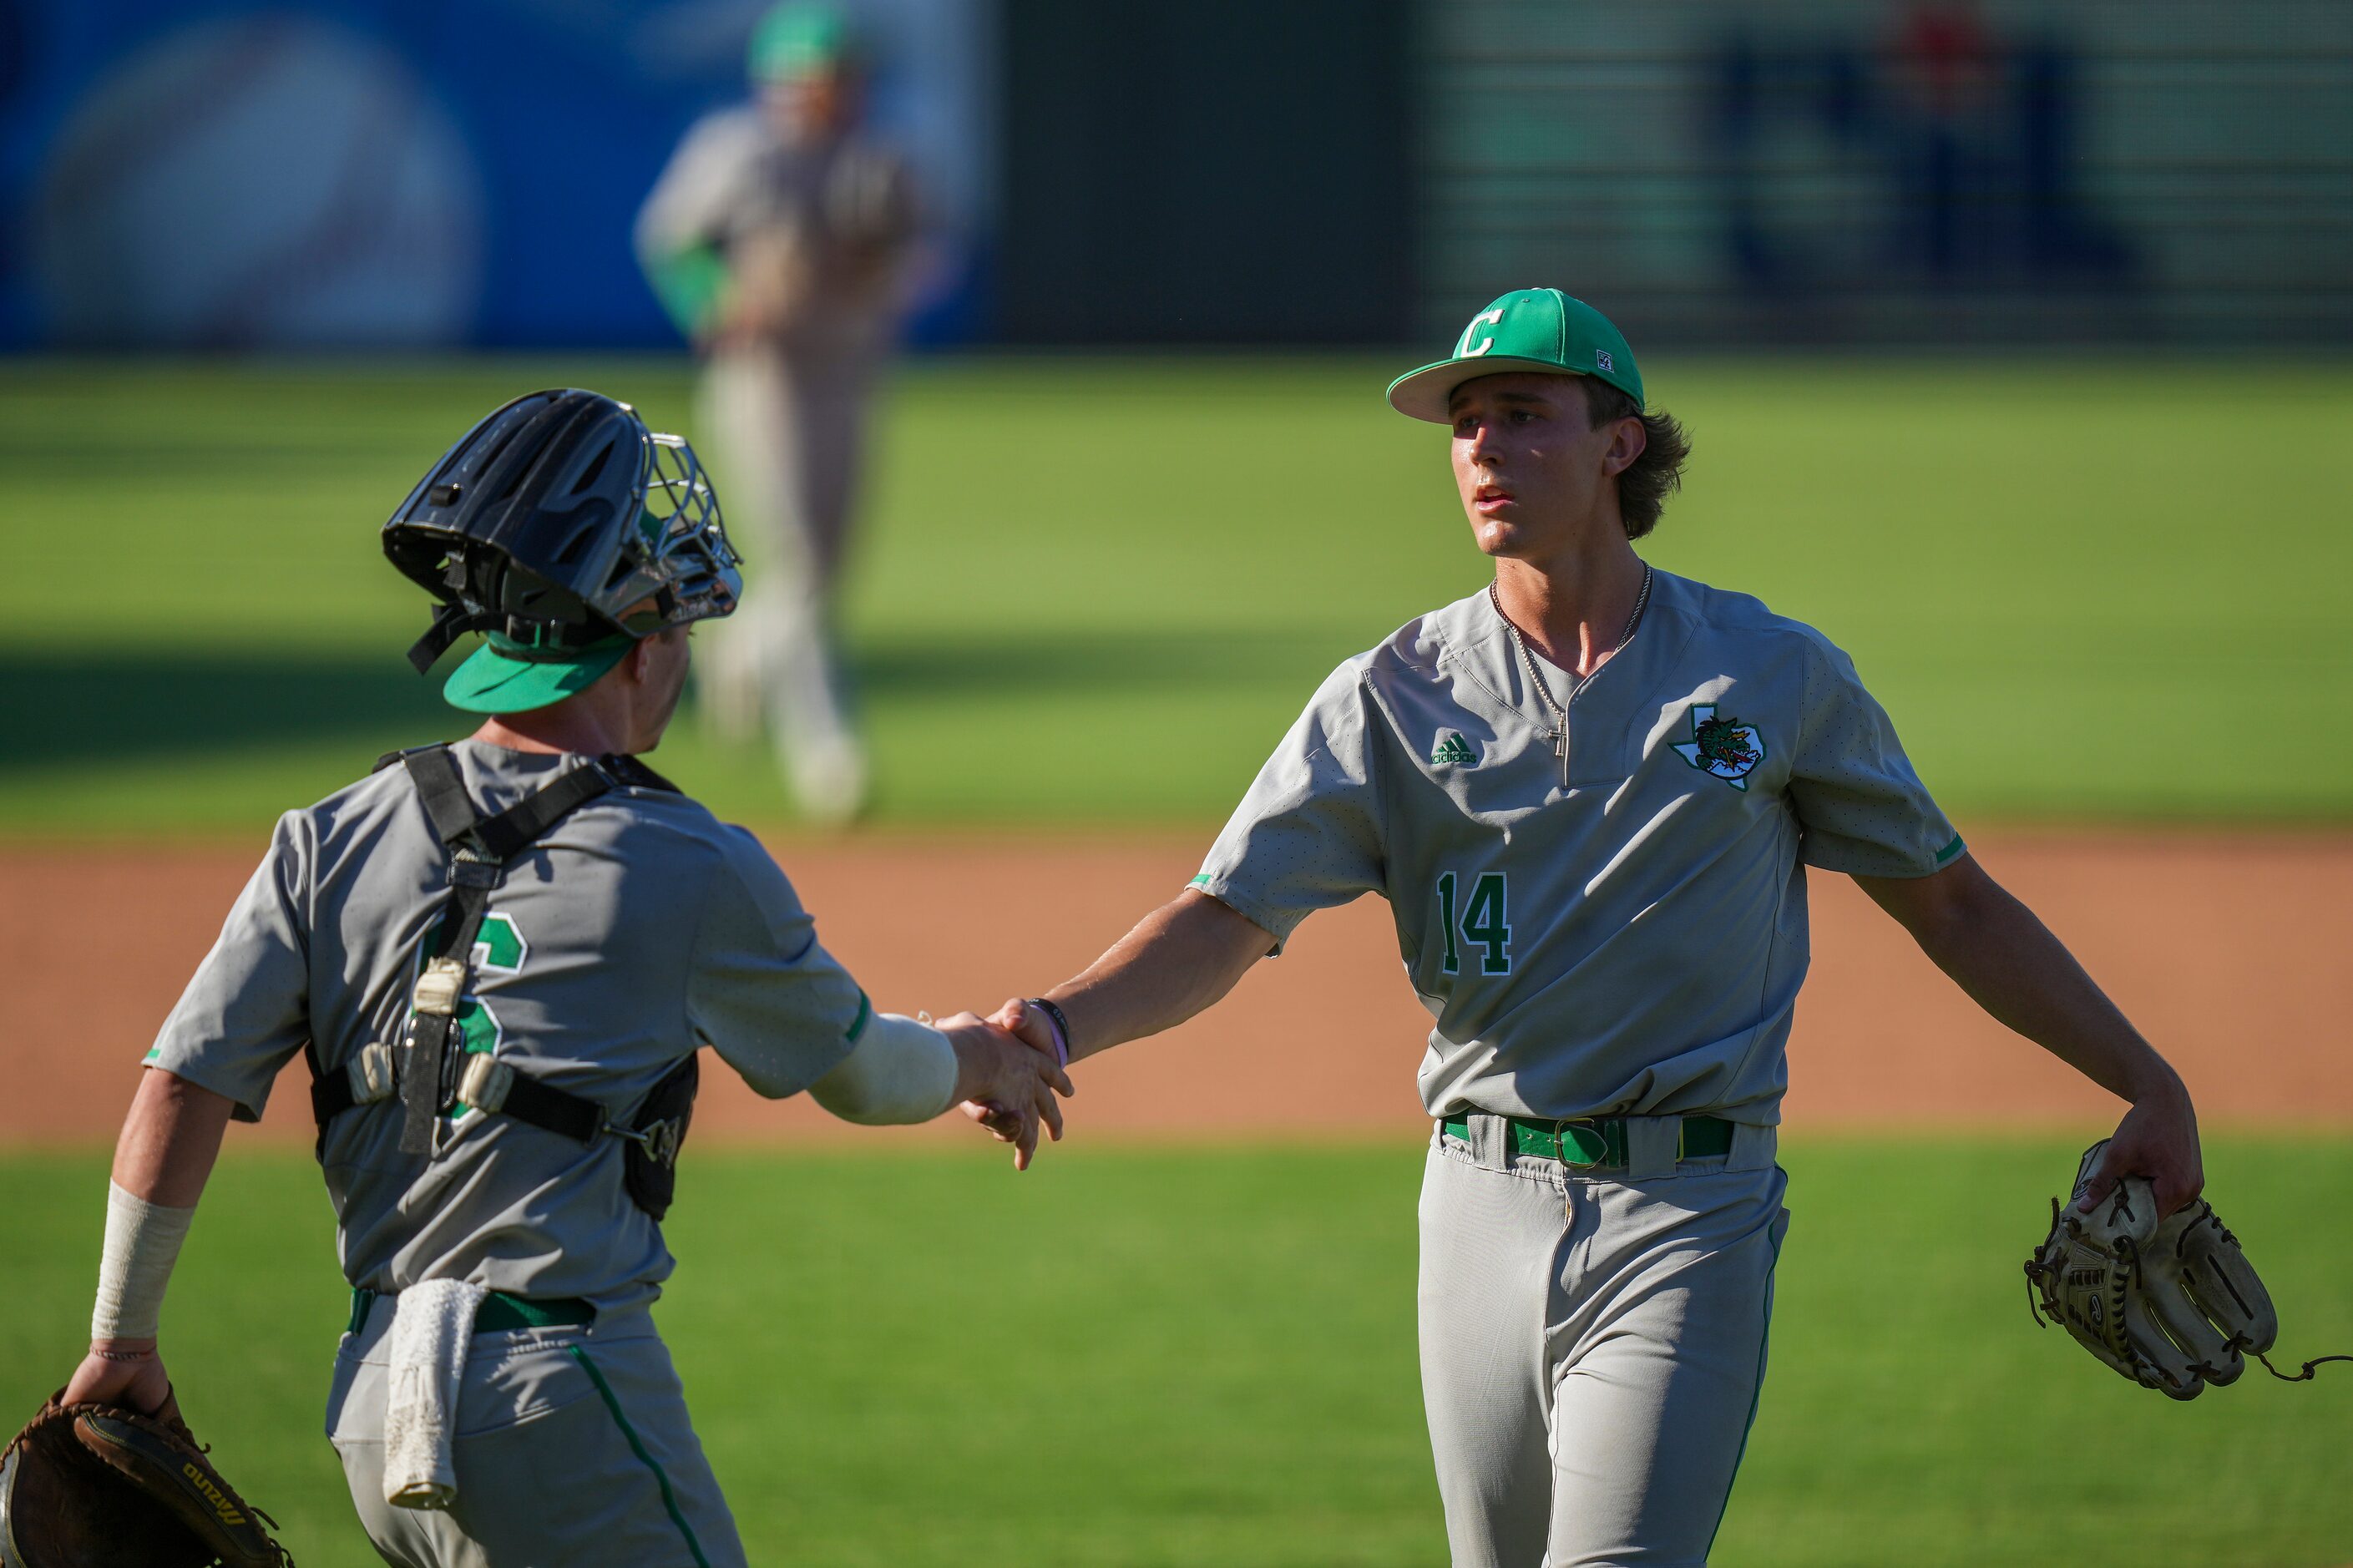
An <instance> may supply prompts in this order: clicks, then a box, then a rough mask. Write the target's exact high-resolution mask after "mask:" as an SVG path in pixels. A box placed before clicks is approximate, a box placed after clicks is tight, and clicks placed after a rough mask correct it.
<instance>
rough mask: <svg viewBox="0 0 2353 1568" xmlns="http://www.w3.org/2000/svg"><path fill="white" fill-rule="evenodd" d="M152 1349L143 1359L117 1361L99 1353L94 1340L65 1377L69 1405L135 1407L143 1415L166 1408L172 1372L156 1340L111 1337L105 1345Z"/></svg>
mask: <svg viewBox="0 0 2353 1568" xmlns="http://www.w3.org/2000/svg"><path fill="white" fill-rule="evenodd" d="M134 1346H135V1347H136V1348H138V1349H142V1350H145V1351H147V1352H149V1353H148V1354H147V1355H146V1356H145V1358H144V1359H142V1360H140V1361H117V1360H113V1359H111V1358H110V1357H107V1356H102V1355H100V1354H99V1353H98V1352H99V1350H100V1345H99V1344H98V1343H97V1342H92V1343H91V1345H90V1354H89V1355H87V1356H85V1357H83V1358H82V1363H81V1364H80V1365H79V1366H78V1367H76V1368H74V1374H73V1376H71V1377H70V1378H68V1379H67V1380H66V1391H65V1397H64V1399H63V1400H62V1401H60V1403H62V1404H66V1405H113V1406H115V1407H116V1408H118V1409H121V1410H136V1411H137V1412H139V1414H141V1415H154V1414H155V1413H156V1412H157V1411H159V1410H161V1409H163V1408H164V1405H165V1404H166V1403H168V1402H169V1401H170V1399H171V1397H172V1378H171V1374H170V1373H166V1372H165V1371H164V1358H163V1356H162V1355H160V1354H157V1353H155V1352H154V1344H153V1341H144V1342H141V1341H128V1340H109V1341H107V1342H105V1347H104V1348H106V1349H110V1350H128V1349H132V1348H133V1347H134Z"/></svg>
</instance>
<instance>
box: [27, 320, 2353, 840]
mask: <svg viewBox="0 0 2353 1568" xmlns="http://www.w3.org/2000/svg"><path fill="white" fill-rule="evenodd" d="M1652 358H1653V363H1651V367H1650V368H1651V383H1652V388H1653V393H1654V396H1655V398H1656V400H1657V401H1658V402H1659V403H1661V404H1662V405H1665V406H1667V407H1670V408H1672V409H1673V410H1675V411H1677V412H1678V413H1680V414H1682V415H1683V416H1684V417H1685V418H1686V420H1687V421H1688V422H1689V423H1690V425H1691V426H1692V428H1693V430H1694V434H1695V436H1696V439H1697V457H1696V458H1695V460H1694V466H1693V468H1692V473H1691V483H1690V488H1689V489H1688V491H1687V492H1686V494H1685V495H1684V496H1683V498H1682V499H1681V500H1678V501H1676V502H1675V503H1674V504H1673V506H1672V509H1671V510H1670V512H1669V514H1668V518H1667V521H1666V522H1665V524H1664V526H1663V529H1662V531H1661V533H1660V534H1659V535H1658V536H1657V537H1656V539H1655V541H1654V542H1653V543H1652V544H1651V546H1649V547H1647V548H1649V550H1650V552H1651V554H1652V556H1653V558H1654V559H1656V560H1657V561H1659V562H1660V563H1662V564H1663V565H1665V566H1667V567H1669V568H1671V569H1673V570H1677V571H1682V572H1686V573H1690V574H1694V575H1698V576H1702V577H1704V578H1706V579H1709V580H1711V581H1715V582H1717V583H1720V584H1727V585H1733V586H1738V587H1741V588H1744V589H1747V590H1749V591H1752V592H1755V593H1757V594H1758V595H1761V596H1762V597H1764V598H1765V599H1766V600H1767V602H1768V603H1769V604H1771V605H1774V606H1775V607H1776V608H1778V609H1780V610H1783V611H1785V612H1788V613H1790V614H1794V615H1798V616H1803V617H1806V618H1808V619H1810V620H1812V621H1814V622H1816V623H1817V624H1819V625H1820V626H1822V627H1823V628H1824V629H1825V630H1827V631H1828V632H1829V633H1830V634H1831V636H1832V637H1834V638H1835V639H1836V640H1838V641H1840V642H1841V643H1842V644H1844V645H1845V646H1846V647H1848V648H1849V649H1850V650H1851V651H1852V652H1853V653H1854V655H1855V656H1856V658H1857V659H1858V661H1859V662H1860V664H1861V667H1862V671H1863V674H1864V676H1865V678H1866V679H1868V680H1869V681H1870V682H1871V683H1872V685H1873V687H1874V689H1876V690H1877V691H1878V692H1879V693H1880V694H1881V695H1882V696H1883V699H1884V700H1886V702H1887V704H1888V705H1889V707H1890V708H1891V709H1893V710H1894V712H1895V714H1896V716H1897V719H1898V721H1899V724H1900V726H1901V728H1902V730H1903V732H1904V734H1905V737H1906V739H1907V741H1908V742H1909V743H1910V745H1911V747H1912V750H1913V752H1914V753H1915V756H1916V758H1917V759H1918V760H1919V762H1920V763H1921V766H1922V770H1923V772H1924V773H1926V775H1927V777H1928V779H1929V781H1930V783H1931V784H1932V785H1933V786H1934V787H1935V788H1936V790H1937V791H1938V793H1939V794H1940V795H1942V796H1943V797H1944V798H1945V800H1946V801H1947V804H1948V805H1950V806H1951V807H1952V808H1953V809H1954V810H1955V811H1956V812H1957V813H1958V814H1960V815H1961V816H1963V817H1964V818H1965V819H1969V820H1981V819H1983V818H1986V817H1990V816H2010V817H2017V816H2032V817H2040V818H2050V817H2084V816H2137V817H2157V818H2167V817H2171V818H2179V817H2206V818H2271V819H2290V820H2298V819H2300V820H2312V819H2337V820H2342V819H2344V818H2345V817H2347V816H2353V725H2348V724H2347V723H2346V722H2345V721H2343V718H2342V715H2344V714H2345V713H2346V712H2348V710H2353V658H2348V656H2347V653H2346V649H2345V645H2344V638H2345V636H2346V633H2347V628H2348V625H2353V526H2348V524H2353V516H2348V510H2353V507H2348V498H2353V442H2348V441H2347V440H2345V439H2344V433H2345V431H2346V429H2347V428H2348V422H2353V369H2348V368H2347V367H2342V366H2336V367H2332V366H2327V365H2296V366H2276V365H2274V366H2266V365H2253V364H2246V363H2222V364H2212V363H2200V362H2195V361H2190V360H2179V361H2160V360H2140V361H2133V362H2129V363H2079V362H2072V361H2058V362H2051V363H2041V362H2031V363H1999V362H1990V361H1987V362H1967V363H1945V364H1937V363H1912V362H1903V361H1892V362H1886V363H1814V362H1807V361H1802V360H1801V361H1791V362H1781V361H1771V360H1762V359H1759V360H1752V361H1743V362H1737V363H1710V362H1704V361H1694V360H1689V359H1678V358H1677V357H1676V356H1675V355H1673V354H1671V353H1661V354H1658V355H1655V356H1652ZM1400 363H1402V362H1400ZM1394 368H1395V366H1394V365H1392V364H1390V363H1388V362H1387V361H1374V360H1338V361H1333V360H1307V359H1301V360H1282V359H1268V360H1262V361H1187V360H1164V361H1130V360H1086V361H1040V360H1018V361H987V360H965V361H945V362H929V363H919V364H915V365H912V366H910V367H908V368H907V369H905V370H904V371H903V373H902V374H901V375H900V376H899V377H898V379H897V383H896V387H895V391H894V394H893V396H892V401H891V403H890V404H889V406H888V409H887V413H886V416H885V417H884V420H883V422H882V435H881V441H880V445H879V448H878V452H877V462H876V469H875V472H876V482H875V484H874V487H873V492H872V505H871V510H870V517H869V521H870V524H871V526H870V527H869V528H868V529H867V531H866V533H865V536H864V538H863V540H862V542H861V544H860V550H859V552H858V556H857V560H856V563H855V574H854V577H853V580H852V582H851V584H850V587H849V598H848V607H847V615H846V626H847V635H848V638H849V645H850V647H851V650H852V653H853V655H854V659H855V665H856V668H857V670H858V672H859V676H860V684H861V689H862V691H863V695H864V701H865V706H866V709H867V711H868V712H869V714H870V715H871V726H872V734H873V739H874V744H875V748H876V752H877V756H878V761H879V764H880V774H881V802H880V812H879V816H881V819H882V820H883V821H885V822H890V821H899V822H909V823H913V822H928V823H965V822H970V823H988V822H1053V823H1071V822H1099V823H1107V824H1117V823H1128V822H1141V821H1184V822H1200V823H1210V822H1214V821H1216V820H1217V819H1219V817H1220V816H1222V814H1223V813H1224V812H1225V811H1226V810H1227V809H1229V807H1230V805H1231V804H1232V802H1233V800H1234V799H1235V798H1236V797H1237V796H1238V795H1239V794H1240V791H1241V789H1242V787H1243V785H1244V784H1247V782H1248V781H1249V778H1250V774H1251V773H1252V772H1253V771H1254V769H1255V768H1256V766H1257V764H1258V763H1259V762H1260V761H1261V759H1262V758H1263V756H1264V755H1265V753H1266V752H1267V750H1268V749H1269V748H1270V747H1271V744H1272V743H1273V742H1274V741H1275V739H1276V738H1277V737H1278V736H1279V735H1280V734H1281V732H1282V729H1283V728H1284V726H1285V725H1286V724H1287V723H1288V722H1289V721H1290V720H1291V718H1292V717H1293V715H1294V714H1295V713H1296V712H1297V710H1298V709H1299V707H1300V706H1301V704H1302V703H1303V701H1304V700H1305V698H1306V696H1307V694H1308V692H1309V691H1310V690H1311V689H1312V688H1313V687H1314V683H1315V681H1316V680H1317V679H1318V678H1319V677H1320V676H1321V675H1322V674H1323V673H1324V671H1325V670H1327V669H1328V668H1330V667H1331V666H1332V665H1333V664H1334V663H1335V662H1337V661H1338V660H1339V659H1340V658H1344V657H1345V656H1346V655H1348V654H1349V653H1351V652H1354V651H1356V650H1359V649H1361V648H1363V647H1367V646H1369V645H1370V644H1372V643H1373V642H1375V641H1376V640H1377V639H1378V638H1379V637H1381V636H1382V635H1383V634H1384V633H1386V632H1387V631H1388V630H1389V629H1390V628H1391V627H1393V626H1396V625H1397V624H1398V623H1399V622H1401V621H1403V620H1405V619H1406V618H1408V617H1409V616H1412V615H1413V614H1415V613H1417V612H1418V611H1419V610H1422V609H1424V608H1428V607H1430V606H1432V605H1437V604H1439V603H1441V602H1443V601H1445V600H1447V599H1450V598H1452V597H1455V596H1457V595H1461V594H1463V593H1465V592H1468V591H1470V590H1472V589H1473V588H1474V587H1476V585H1477V584H1479V583H1480V582H1481V581H1482V580H1483V578H1482V561H1481V559H1480V558H1479V557H1478V555H1477V554H1476V553H1475V552H1474V551H1473V550H1472V548H1471V546H1470V544H1469V542H1468V540H1467V533H1466V530H1465V528H1464V526H1463V524H1462V522H1461V517H1460V514H1459V511H1458V510H1457V508H1456V506H1455V502H1454V500H1453V498H1452V494H1451V481H1450V479H1449V477H1448V474H1447V471H1446V462H1445V436H1444V433H1443V432H1442V431H1440V430H1439V429H1437V428H1436V427H1434V426H1421V425H1415V424H1411V423H1409V422H1407V421H1405V420H1403V419H1401V418H1399V417H1398V416H1395V415H1393V414H1391V413H1389V412H1388V409H1387V408H1386V407H1385V406H1384V405H1383V404H1382V403H1381V401H1380V396H1379V388H1380V386H1381V384H1382V383H1383V381H1384V380H1385V378H1386V377H1387V375H1388V374H1389V373H1390V372H1391V371H1393V370H1394ZM566 381H569V382H583V383H588V384H595V385H597V386H599V387H603V388H606V389H608V390H610V391H612V392H614V393H616V394H619V395H625V396H628V397H631V398H633V399H635V400H636V401H638V403H639V404H640V405H642V406H643V407H644V408H645V410H646V411H647V413H648V414H649V416H650V417H651V418H652V419H653V420H654V421H655V422H656V423H657V424H658V425H665V426H681V425H684V426H688V427H690V428H691V395H690V384H689V378H688V372H687V368H686V366H685V365H684V364H683V363H682V362H680V361H677V360H670V359H664V360H644V361H636V362H618V363H617V362H602V363H582V362H522V361H512V362H510V361H498V360H474V361H461V362H454V363H435V362H417V363H407V362H400V363H389V364H373V365H371V364H357V363H355V364H333V363H322V364H318V365H311V366H304V365H286V364H279V365H269V364H238V363H178V364H174V363H155V364H148V363H80V364H70V363H47V362H39V361H18V362H12V363H5V364H0V538H4V539H5V545H6V551H5V555H6V559H7V560H8V561H9V562H10V563H11V565H12V566H13V568H14V569H15V571H16V580H17V584H18V586H17V591H16V593H15V594H14V595H12V596H11V603H10V606H9V614H8V615H7V616H5V618H4V619H0V653H5V658H7V660H8V664H9V678H8V679H7V680H6V681H5V683H0V704H5V715H0V717H4V718H5V732H6V733H7V734H8V736H9V740H10V743H9V745H8V747H7V748H5V752H0V833H5V834H10V835H16V836H20V837H21V836H26V835H39V834H47V833H54V832H70V833H79V834H91V833H95V834H107V833H113V832H120V831H125V830H131V831H142V832H159V831H163V832H168V831H176V830H185V829H196V830H212V831H227V832H234V833H237V834H240V835H248V836H249V835H252V834H253V833H255V832H256V830H257V829H258V827H259V825H261V824H263V823H265V822H266V821H267V820H268V818H269V816H271V815H272V814H273V813H274V812H276V811H277V810H279V809H281V808H282V807H284V806H286V805H290V804H294V803H299V802H305V801H308V800H311V799H312V798H315V797H316V796H318V795H322V794H323V793H325V792H326V791H328V790H330V789H332V788H333V787H335V786H336V785H338V784H341V783H343V782H344V781H345V780H347V779H348V778H349V777H351V776H352V775H353V774H354V773H356V772H357V771H359V770H360V769H362V768H364V766H365V765H366V763H368V761H369V760H370V759H372V758H373V757H374V756H375V754H376V753H377V752H379V751H381V750H383V749H385V748H386V747H389V746H391V745H393V744H396V743H406V742H419V741H422V740H427V739H431V738H435V737H438V736H442V735H446V734H448V733H450V732H452V731H454V730H455V729H456V727H457V724H458V721H457V720H456V719H455V718H454V716H453V715H451V714H449V713H448V711H447V710H442V709H441V708H439V707H438V703H437V702H436V700H434V698H433V696H432V694H431V691H430V689H428V688H427V686H426V684H425V683H424V682H421V681H418V680H417V679H415V678H414V677H413V676H411V675H410V674H409V673H408V670H407V668H406V665H405V664H404V663H403V662H402V660H401V658H400V651H401V649H402V647H405V646H406V641H407V639H408V637H410V636H411V635H413V633H414V632H415V631H416V630H417V627H418V626H420V625H421V624H422V618H423V616H422V604H423V602H422V599H421V596H420V595H417V594H416V593H414V592H413V591H412V590H409V589H408V588H406V586H405V584H402V583H401V582H400V581H399V580H398V579H397V578H396V576H395V574H393V573H392V572H391V571H390V569H389V568H388V567H386V566H385V564H384V563H383V562H382V560H381V558H380V556H379V555H378V552H377V548H376V543H375V529H376V527H377V525H378V524H379V523H380V522H381V521H382V519H383V517H384V515H385V512H386V511H387V510H389V509H390V507H391V506H392V505H393V503H394V502H396V500H398V499H399V498H400V497H401V496H402V495H403V494H405V493H406V489H407V488H408V487H409V486H410V484H412V483H413V482H414V480H415V479H417V476H418V474H419V473H421V472H422V470H423V469H424V468H425V467H426V466H427V464H428V463H429V462H430V461H431V460H432V458H434V457H435V456H436V455H438V452H439V451H440V449H441V447H443V445H444V444H445V443H446V442H447V441H448V440H449V439H450V438H451V437H453V436H454V435H455V434H456V433H457V432H458V431H459V430H460V429H462V428H463V427H464V426H465V425H466V423H467V422H468V421H469V420H470V419H471V418H472V417H474V416H476V415H478V414H479V413H480V412H482V411H483V410H484V409H486V408H488V407H489V406H490V405H492V404H493V403H494V402H496V401H498V400H499V399H501V398H502V397H504V396H506V395H510V394H512V393H513V392H516V391H519V390H522V389H525V388H528V387H531V386H533V385H538V384H547V383H551V382H566ZM744 532H745V534H746V535H747V536H749V535H750V533H751V531H750V530H749V529H745V530H744ZM746 542H747V544H749V545H750V546H751V547H752V548H753V550H754V555H755V560H754V571H756V570H757V561H756V552H757V545H756V539H755V538H753V537H747V541H746ZM662 761H663V763H664V764H665V765H667V766H669V767H670V769H671V770H672V771H673V772H674V773H677V774H678V775H680V776H681V779H682V780H683V781H684V782H686V783H687V784H689V785H690V786H691V787H692V788H693V789H695V790H696V791H697V792H698V793H700V794H702V795H703V796H704V797H705V798H706V799H708V800H709V801H710V802H711V803H712V805H714V806H715V807H717V808H718V809H720V810H721V811H722V812H723V813H725V814H728V815H731V816H742V817H747V818H750V819H752V820H754V821H762V822H777V821H781V820H783V819H784V818H785V816H786V805H785V803H784V799H783V796H782V795H781V792H780V791H779V789H778V787H777V785H776V782H775V779H774V776H773V773H772V771H771V769H770V767H769V766H768V763H767V761H766V759H765V755H764V754H763V753H762V752H759V751H758V750H756V749H754V748H733V749H728V748H722V747H717V746H714V745H712V744H711V743H709V742H706V741H704V740H703V739H702V738H701V737H700V736H699V735H697V734H696V733H695V732H694V731H693V729H692V727H691V725H690V726H688V727H687V729H686V730H685V731H683V732H682V733H681V735H680V736H679V738H678V739H677V740H676V741H675V742H673V743H672V744H671V745H670V746H667V747H665V748H664V751H663V752H662Z"/></svg>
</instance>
